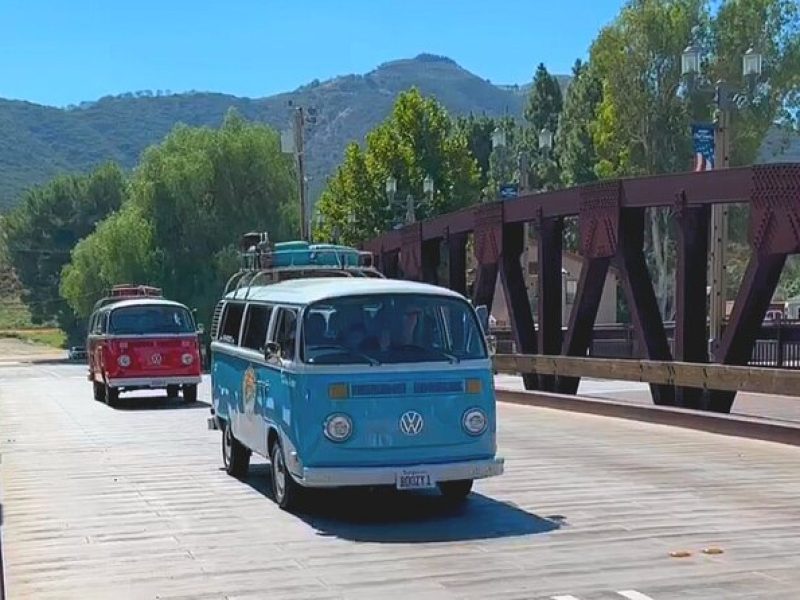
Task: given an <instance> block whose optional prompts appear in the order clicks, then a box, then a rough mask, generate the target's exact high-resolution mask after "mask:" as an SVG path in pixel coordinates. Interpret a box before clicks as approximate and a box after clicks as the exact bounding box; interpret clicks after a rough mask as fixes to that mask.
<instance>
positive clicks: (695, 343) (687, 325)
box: [674, 193, 710, 409]
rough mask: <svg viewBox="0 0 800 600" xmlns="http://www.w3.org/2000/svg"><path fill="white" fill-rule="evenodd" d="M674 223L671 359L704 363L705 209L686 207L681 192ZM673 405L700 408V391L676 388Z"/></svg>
mask: <svg viewBox="0 0 800 600" xmlns="http://www.w3.org/2000/svg"><path fill="white" fill-rule="evenodd" d="M675 215H676V218H677V221H678V265H677V273H676V285H675V349H674V355H675V360H679V361H683V362H694V363H705V362H707V360H708V359H707V357H708V348H707V346H708V329H707V326H706V286H707V285H708V271H707V269H706V261H705V260H701V257H702V258H703V259H704V258H705V257H706V256H708V225H709V215H710V211H709V207H708V206H693V207H688V206H687V205H686V197H685V195H684V194H683V193H681V194H680V195H679V197H678V201H677V203H676V206H675ZM675 403H676V405H678V406H682V407H684V408H692V409H701V408H703V405H704V399H703V390H701V389H699V388H687V387H678V388H676V389H675Z"/></svg>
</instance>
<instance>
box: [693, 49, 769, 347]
mask: <svg viewBox="0 0 800 600" xmlns="http://www.w3.org/2000/svg"><path fill="white" fill-rule="evenodd" d="M762 62H763V59H762V56H761V54H760V53H759V52H756V51H755V50H754V49H753V48H749V49H748V50H747V52H745V53H744V55H743V56H742V74H743V75H744V77H745V79H749V80H753V79H755V78H757V77H759V76H760V75H761V70H762ZM700 74H701V54H700V50H699V48H698V47H697V46H696V45H695V44H690V45H689V46H687V47H686V49H685V50H684V51H683V54H682V55H681V75H683V76H684V77H685V78H687V79H688V81H689V85H690V86H691V87H695V86H694V80H695V78H696V77H697V76H699V75H700ZM748 102H749V100H748V98H747V96H746V95H745V94H741V93H737V92H736V91H735V90H733V89H732V87H731V85H730V84H729V83H727V82H726V81H723V80H719V81H717V83H716V86H715V87H714V104H715V105H716V111H715V119H714V124H715V131H714V168H715V169H727V168H728V167H729V166H730V155H731V137H732V136H731V113H732V111H733V109H734V108H743V107H745V106H746V105H747V104H748ZM709 233H710V236H711V244H710V249H711V273H710V274H711V286H710V287H711V299H710V311H709V312H710V315H709V321H710V322H709V338H710V339H709V351H710V354H711V355H712V356H713V354H714V351H715V349H716V347H717V345H718V343H719V340H720V337H721V335H722V321H723V318H724V316H725V304H726V291H725V248H726V246H727V242H728V208H727V206H725V205H720V204H712V205H711V231H710V232H709Z"/></svg>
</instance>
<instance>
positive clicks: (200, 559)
mask: <svg viewBox="0 0 800 600" xmlns="http://www.w3.org/2000/svg"><path fill="white" fill-rule="evenodd" d="M84 369H85V367H83V366H80V365H13V364H9V365H6V366H0V452H2V456H1V458H2V461H1V462H0V486H1V487H0V502H2V509H3V511H2V514H3V527H2V534H3V539H2V542H3V553H4V562H5V571H6V573H5V575H6V584H7V590H6V591H7V594H8V598H10V599H12V600H16V599H18V598H37V599H38V598H42V599H45V600H46V599H56V598H57V599H59V600H61V599H69V598H100V599H103V598H113V599H114V600H122V599H127V598H136V599H139V598H231V599H233V598H237V599H245V598H248V599H249V598H271V599H278V598H302V599H328V598H339V599H342V598H345V599H351V598H352V599H361V598H363V599H373V598H380V599H381V600H390V599H392V598H404V599H407V598H414V600H426V599H445V600H447V599H452V598H463V599H476V600H477V599H479V598H480V599H483V598H487V597H489V598H498V599H499V598H504V599H523V598H525V599H528V598H536V599H540V598H541V599H544V598H547V599H553V598H558V599H561V600H574V599H577V600H600V599H611V598H617V599H620V598H628V599H630V600H647V599H648V598H649V599H652V600H667V599H682V600H686V599H695V598H696V599H701V598H702V599H703V600H707V599H710V598H724V599H726V600H735V599H739V598H770V599H777V598H783V599H786V600H789V599H790V598H791V599H796V598H797V597H798V590H800V509H799V508H798V501H797V498H798V497H800V468H799V465H800V448H798V447H793V446H789V445H782V444H774V443H769V442H762V441H754V440H747V439H739V438H733V437H727V436H719V435H714V434H710V433H704V432H698V431H691V430H686V429H679V428H671V427H667V426H663V425H654V424H648V423H639V422H635V421H627V420H620V419H612V418H606V417H598V416H592V415H582V414H576V413H569V412H562V411H557V410H549V409H543V408H530V407H524V406H517V405H510V404H501V405H500V427H499V442H500V450H501V453H502V454H503V455H504V456H505V457H506V466H507V467H506V469H507V471H506V474H505V475H503V476H501V477H499V478H495V479H491V480H487V481H485V482H480V483H478V484H477V485H476V491H475V493H473V495H472V496H471V497H470V499H469V501H468V502H467V504H466V505H465V506H464V507H463V508H461V509H457V510H453V509H447V508H446V507H445V506H444V505H443V504H442V503H441V502H440V501H439V498H438V497H436V496H427V495H394V494H389V495H372V494H365V493H352V492H348V493H341V492H327V493H324V494H319V495H318V496H317V498H316V501H315V502H314V504H313V505H312V506H311V507H310V509H309V511H308V513H307V514H303V515H299V516H294V515H291V514H287V513H285V512H282V511H280V510H279V509H278V508H277V507H276V506H275V504H274V503H273V501H272V499H271V497H270V490H269V485H268V484H267V474H268V466H267V465H265V464H256V465H255V466H254V468H253V469H252V471H251V474H250V476H249V477H248V478H247V479H246V480H245V481H238V480H236V479H233V478H231V477H228V476H227V475H226V474H225V473H224V471H222V469H221V459H220V440H219V433H218V432H211V431H207V430H206V429H205V418H206V416H207V415H208V406H207V405H206V404H205V403H204V402H198V403H195V404H194V405H191V406H186V407H185V406H182V405H181V404H180V403H179V402H171V403H170V402H167V401H166V400H165V399H164V398H137V399H134V398H131V399H130V400H129V401H127V402H124V403H123V404H122V406H121V407H119V408H117V409H112V408H109V407H107V406H105V405H104V404H100V403H98V402H94V401H93V400H92V398H91V389H90V386H89V384H88V382H87V381H86V380H85V378H84V377H83V375H84ZM207 394H208V389H207V388H205V389H203V390H202V393H201V396H200V397H201V399H204V398H206V399H207V397H208V396H207ZM124 397H125V396H123V398H124ZM333 500H345V501H346V506H347V508H338V509H337V508H333V507H332V501H333ZM708 548H718V549H721V550H722V553H721V554H704V553H703V552H702V550H703V549H708ZM682 551H685V552H688V553H689V555H688V556H685V557H673V556H671V555H670V553H673V552H682Z"/></svg>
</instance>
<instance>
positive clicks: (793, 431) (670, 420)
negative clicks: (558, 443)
mask: <svg viewBox="0 0 800 600" xmlns="http://www.w3.org/2000/svg"><path fill="white" fill-rule="evenodd" d="M495 393H496V394H497V400H498V401H499V402H508V403H510V404H521V405H525V406H536V407H540V408H553V409H557V410H566V411H570V412H579V413H585V414H592V415H597V416H601V417H613V418H617V419H627V420H631V421H641V422H645V423H655V424H658V425H670V426H672V427H682V428H684V429H695V430H698V431H705V432H708V433H717V434H720V435H727V436H732V437H741V438H749V439H754V440H762V441H766V442H776V443H778V444H788V445H790V446H800V423H799V424H797V425H794V424H784V423H780V422H777V421H771V420H768V419H761V418H758V417H745V416H741V415H730V414H721V413H706V412H700V411H695V410H690V409H686V408H677V407H665V406H653V405H649V406H641V405H636V404H626V403H622V402H614V401H610V400H605V399H599V398H598V399H595V398H586V397H581V396H567V395H562V394H553V393H550V392H518V391H514V390H504V389H496V390H495Z"/></svg>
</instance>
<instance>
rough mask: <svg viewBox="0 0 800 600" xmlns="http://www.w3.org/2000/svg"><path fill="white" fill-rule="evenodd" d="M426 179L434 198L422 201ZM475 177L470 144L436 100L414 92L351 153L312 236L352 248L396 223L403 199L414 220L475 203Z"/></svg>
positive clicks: (333, 183)
mask: <svg viewBox="0 0 800 600" xmlns="http://www.w3.org/2000/svg"><path fill="white" fill-rule="evenodd" d="M389 177H393V178H394V179H395V180H396V185H397V192H396V195H395V197H394V202H393V203H392V205H391V206H388V200H387V195H386V188H385V183H386V180H387V179H388V178H389ZM426 177H430V178H431V179H432V181H433V185H434V192H433V193H432V194H431V195H430V197H426V194H425V192H424V186H423V181H424V180H425V178H426ZM479 190H480V174H479V170H478V165H477V163H476V161H475V158H474V157H473V156H472V155H471V154H470V152H469V148H468V145H467V137H466V135H464V133H463V132H462V131H459V130H458V129H457V128H455V127H454V126H453V123H452V121H451V120H450V117H449V115H448V114H447V112H446V111H445V109H444V108H443V107H442V106H441V104H439V103H438V102H437V101H436V100H434V99H432V98H426V97H424V96H422V94H420V92H419V90H417V89H415V88H412V89H411V90H409V91H407V92H403V93H402V94H400V95H399V96H398V97H397V100H396V102H395V105H394V108H393V110H392V113H391V114H390V115H389V116H388V117H387V119H386V120H385V121H384V122H383V123H381V124H380V125H378V127H376V128H375V129H373V130H372V131H371V132H369V133H368V134H367V137H366V145H365V148H364V150H363V153H362V152H361V151H359V150H357V148H355V147H353V146H351V147H350V148H349V149H348V151H347V153H346V156H345V161H344V163H343V164H342V165H341V167H340V168H339V169H338V170H337V172H336V174H335V175H334V176H333V177H332V178H331V180H330V181H329V183H328V187H327V188H326V189H325V191H324V192H323V193H322V196H321V197H320V200H319V202H318V203H317V207H318V211H319V215H320V217H321V219H322V223H321V224H320V223H318V224H317V226H316V229H315V236H316V237H323V238H326V239H330V238H332V237H333V236H334V234H335V233H336V232H338V233H339V234H340V236H341V237H340V239H341V241H343V242H345V243H357V242H359V241H361V240H364V239H368V238H369V237H371V236H373V235H375V233H377V232H380V231H385V230H387V229H390V228H392V227H393V226H395V225H396V224H398V223H399V222H401V221H402V220H403V218H404V216H405V214H406V211H407V203H406V199H407V198H408V197H409V196H410V198H411V199H412V203H413V204H414V212H415V217H416V218H417V219H422V218H427V217H430V216H433V215H438V214H442V213H446V212H450V211H452V210H456V209H458V208H460V207H462V206H466V205H468V204H471V203H473V202H475V201H476V200H477V198H478V195H479Z"/></svg>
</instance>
